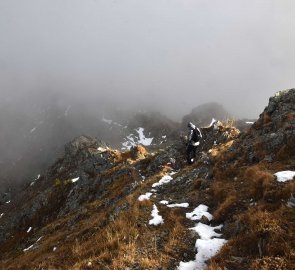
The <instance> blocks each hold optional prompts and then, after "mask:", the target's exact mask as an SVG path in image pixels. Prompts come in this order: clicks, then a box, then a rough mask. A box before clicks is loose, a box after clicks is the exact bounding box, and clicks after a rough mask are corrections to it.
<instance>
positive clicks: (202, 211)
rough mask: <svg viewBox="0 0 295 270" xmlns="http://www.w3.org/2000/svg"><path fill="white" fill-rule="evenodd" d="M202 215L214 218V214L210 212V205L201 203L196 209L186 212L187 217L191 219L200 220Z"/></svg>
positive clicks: (210, 218)
mask: <svg viewBox="0 0 295 270" xmlns="http://www.w3.org/2000/svg"><path fill="white" fill-rule="evenodd" d="M202 216H205V217H206V218H208V220H209V221H210V220H212V218H213V216H212V215H211V214H210V213H209V212H208V206H206V205H204V204H200V205H199V206H198V207H197V208H195V210H194V211H193V212H191V213H186V217H187V218H188V219H190V220H200V219H201V218H202Z"/></svg>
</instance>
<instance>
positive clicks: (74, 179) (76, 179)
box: [71, 177, 80, 183]
mask: <svg viewBox="0 0 295 270" xmlns="http://www.w3.org/2000/svg"><path fill="white" fill-rule="evenodd" d="M79 179H80V177H77V178H73V179H72V180H71V181H72V183H75V182H77V181H78V180H79Z"/></svg>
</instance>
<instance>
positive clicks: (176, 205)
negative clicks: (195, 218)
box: [167, 203, 189, 208]
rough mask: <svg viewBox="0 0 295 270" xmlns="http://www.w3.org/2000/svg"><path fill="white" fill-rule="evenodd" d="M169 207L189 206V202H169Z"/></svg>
mask: <svg viewBox="0 0 295 270" xmlns="http://www.w3.org/2000/svg"><path fill="white" fill-rule="evenodd" d="M167 207H170V208H173V207H183V208H187V207H189V204H188V203H174V204H168V205H167Z"/></svg>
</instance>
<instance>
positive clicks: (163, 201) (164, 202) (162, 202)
mask: <svg viewBox="0 0 295 270" xmlns="http://www.w3.org/2000/svg"><path fill="white" fill-rule="evenodd" d="M168 203H169V202H168V201H166V200H162V201H160V204H168Z"/></svg>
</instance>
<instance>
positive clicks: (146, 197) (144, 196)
mask: <svg viewBox="0 0 295 270" xmlns="http://www.w3.org/2000/svg"><path fill="white" fill-rule="evenodd" d="M152 195H153V193H151V192H147V193H146V194H143V195H140V196H139V197H138V200H139V201H141V202H142V201H144V200H149V199H150V197H151V196H152Z"/></svg>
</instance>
